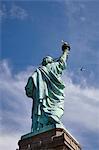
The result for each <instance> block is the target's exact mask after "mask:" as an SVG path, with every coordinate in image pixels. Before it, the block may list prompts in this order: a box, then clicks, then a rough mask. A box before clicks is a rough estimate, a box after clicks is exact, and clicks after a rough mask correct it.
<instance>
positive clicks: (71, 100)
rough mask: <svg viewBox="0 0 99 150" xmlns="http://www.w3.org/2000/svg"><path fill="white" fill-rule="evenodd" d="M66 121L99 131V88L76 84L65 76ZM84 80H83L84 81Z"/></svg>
mask: <svg viewBox="0 0 99 150" xmlns="http://www.w3.org/2000/svg"><path fill="white" fill-rule="evenodd" d="M64 79H65V80H66V81H65V82H66V89H65V112H64V114H65V115H64V122H66V121H68V122H69V121H70V122H72V123H78V124H82V125H83V126H84V127H86V128H87V129H88V130H91V131H94V132H96V131H97V132H98V131H99V108H98V107H99V89H97V88H94V87H87V85H86V87H82V86H80V85H74V84H73V83H72V80H71V79H70V78H69V81H68V78H67V77H65V78H64ZM82 82H83V81H82Z"/></svg>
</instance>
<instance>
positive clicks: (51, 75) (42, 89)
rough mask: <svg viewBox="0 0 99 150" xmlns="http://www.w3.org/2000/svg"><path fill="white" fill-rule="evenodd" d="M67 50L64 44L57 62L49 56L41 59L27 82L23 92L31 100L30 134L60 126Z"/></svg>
mask: <svg viewBox="0 0 99 150" xmlns="http://www.w3.org/2000/svg"><path fill="white" fill-rule="evenodd" d="M69 50H70V46H69V44H68V43H65V42H64V43H63V45H62V51H63V53H62V55H61V57H60V58H59V59H58V60H57V61H55V60H54V59H53V58H52V57H50V56H46V57H45V58H43V61H42V66H40V67H39V68H38V69H36V71H35V72H34V74H33V75H32V76H31V77H30V78H29V80H28V83H27V85H26V87H25V90H26V95H27V96H28V97H31V98H32V99H33V108H32V132H35V131H37V130H38V131H39V130H44V129H45V128H49V127H50V128H53V127H55V126H57V125H61V124H62V123H61V121H60V119H61V117H62V115H63V112H64V88H65V85H64V83H63V82H62V80H61V74H62V71H63V70H64V69H65V62H66V61H67V57H68V54H69Z"/></svg>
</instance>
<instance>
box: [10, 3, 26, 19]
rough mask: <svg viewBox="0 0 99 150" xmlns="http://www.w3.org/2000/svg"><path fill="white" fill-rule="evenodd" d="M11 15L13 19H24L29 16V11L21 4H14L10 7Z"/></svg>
mask: <svg viewBox="0 0 99 150" xmlns="http://www.w3.org/2000/svg"><path fill="white" fill-rule="evenodd" d="M10 17H11V18H13V19H15V18H16V19H20V20H24V19H26V18H27V17H28V13H27V11H26V10H25V9H23V8H21V7H20V6H17V5H12V7H11V9H10Z"/></svg>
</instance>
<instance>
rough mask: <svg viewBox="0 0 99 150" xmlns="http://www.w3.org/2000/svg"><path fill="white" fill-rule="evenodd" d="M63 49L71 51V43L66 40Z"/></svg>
mask: <svg viewBox="0 0 99 150" xmlns="http://www.w3.org/2000/svg"><path fill="white" fill-rule="evenodd" d="M62 51H63V52H64V51H70V45H69V44H68V43H67V42H64V43H63V45H62Z"/></svg>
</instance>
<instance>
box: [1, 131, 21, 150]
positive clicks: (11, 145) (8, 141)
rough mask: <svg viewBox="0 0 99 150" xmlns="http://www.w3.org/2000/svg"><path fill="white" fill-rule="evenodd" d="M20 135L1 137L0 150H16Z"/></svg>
mask: <svg viewBox="0 0 99 150" xmlns="http://www.w3.org/2000/svg"><path fill="white" fill-rule="evenodd" d="M20 136H21V135H20V134H19V135H11V134H10V135H6V136H5V135H2V137H0V149H1V150H6V149H9V150H16V149H17V148H18V144H17V143H18V141H19V137H20Z"/></svg>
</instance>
